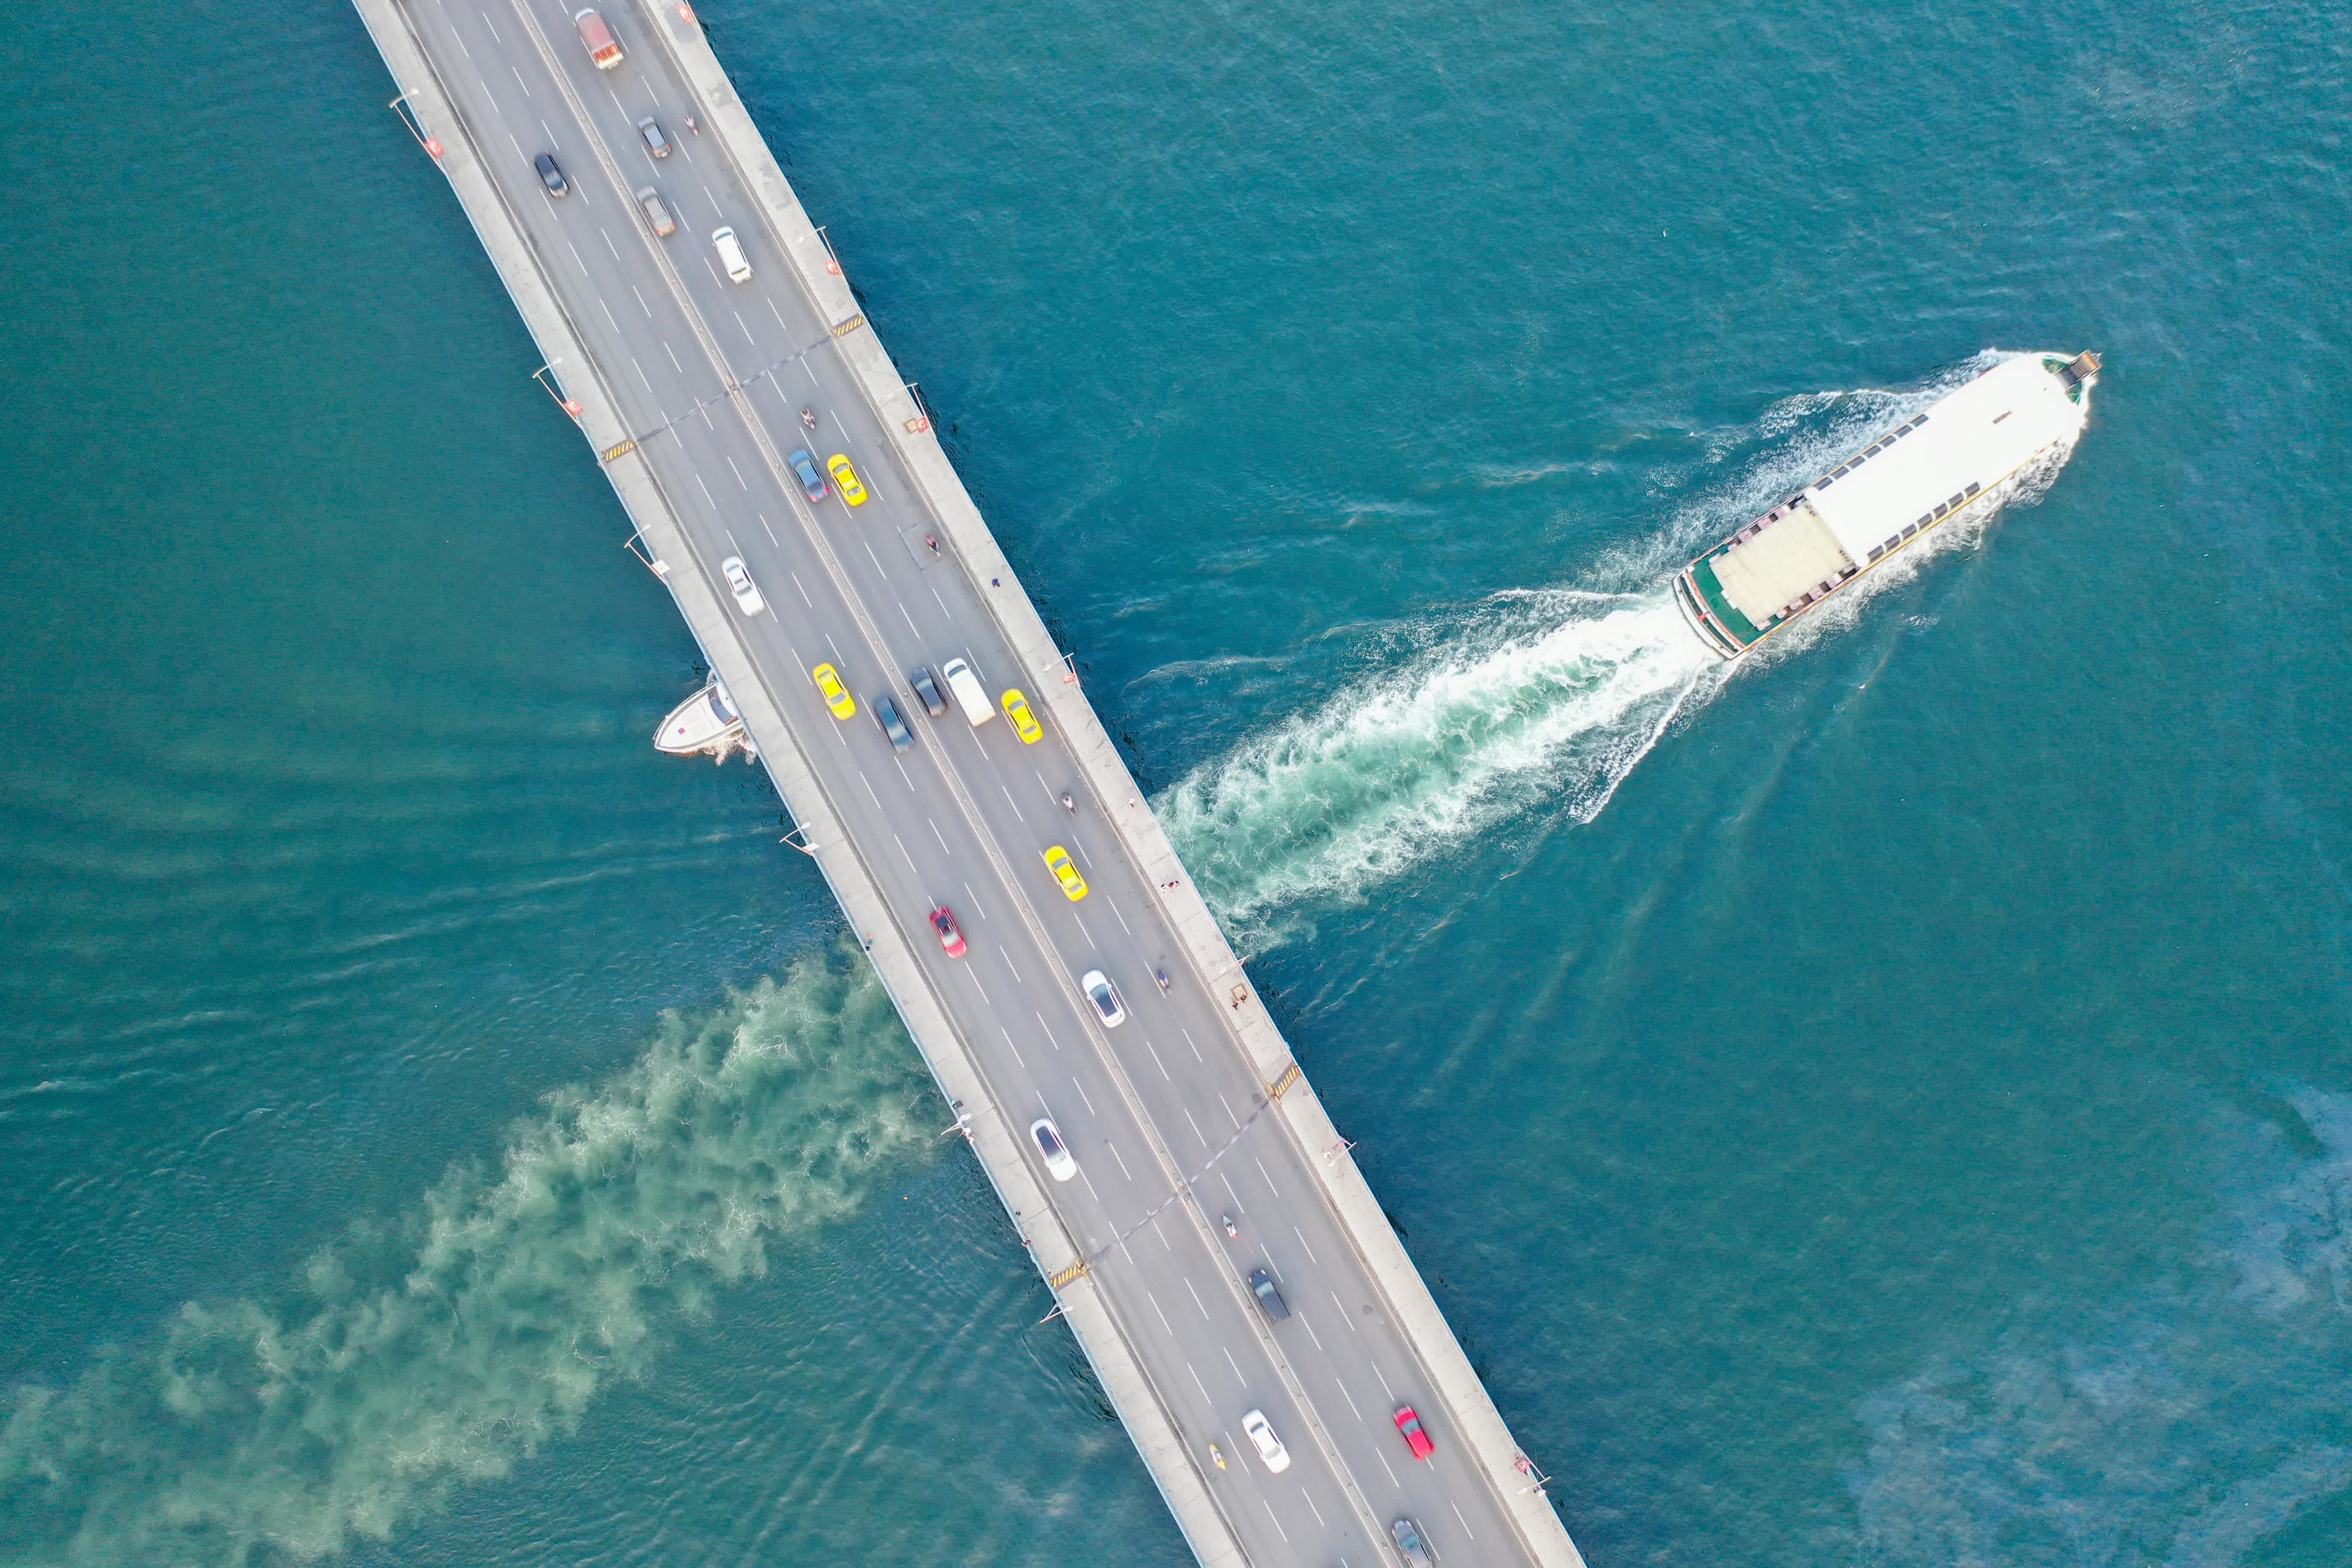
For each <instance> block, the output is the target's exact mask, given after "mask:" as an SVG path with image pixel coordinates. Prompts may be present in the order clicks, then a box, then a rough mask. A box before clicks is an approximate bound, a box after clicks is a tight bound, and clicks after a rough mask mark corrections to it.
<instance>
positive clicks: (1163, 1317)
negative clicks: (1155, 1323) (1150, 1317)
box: [1143, 1290, 1176, 1340]
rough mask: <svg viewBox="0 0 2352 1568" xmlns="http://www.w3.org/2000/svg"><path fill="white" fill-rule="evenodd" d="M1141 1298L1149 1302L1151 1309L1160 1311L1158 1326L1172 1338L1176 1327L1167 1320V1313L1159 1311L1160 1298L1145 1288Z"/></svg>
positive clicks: (1174, 1335)
mask: <svg viewBox="0 0 2352 1568" xmlns="http://www.w3.org/2000/svg"><path fill="white" fill-rule="evenodd" d="M1143 1299H1144V1300H1147V1301H1149V1302H1150V1303H1151V1310H1153V1311H1155V1312H1160V1298H1159V1297H1157V1296H1155V1295H1153V1294H1152V1293H1151V1292H1150V1291H1149V1290H1146V1291H1145V1292H1144V1293H1143ZM1160 1327H1161V1328H1163V1329H1166V1330H1167V1331H1168V1337H1169V1338H1170V1339H1171V1340H1172V1339H1174V1338H1175V1337H1176V1327H1175V1325H1174V1324H1172V1323H1171V1322H1170V1321H1168V1314H1167V1313H1165V1312H1160Z"/></svg>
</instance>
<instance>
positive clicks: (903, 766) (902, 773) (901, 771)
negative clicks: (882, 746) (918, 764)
mask: <svg viewBox="0 0 2352 1568" xmlns="http://www.w3.org/2000/svg"><path fill="white" fill-rule="evenodd" d="M890 765H891V766H892V767H894V768H897V769H898V776H899V777H900V778H902V779H904V780H906V781H907V793H908V795H912V794H914V793H915V775H914V774H912V773H908V771H907V763H906V759H905V758H903V757H901V756H899V755H898V747H896V746H893V747H891V748H890Z"/></svg>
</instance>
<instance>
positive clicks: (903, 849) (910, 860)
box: [859, 774, 923, 877]
mask: <svg viewBox="0 0 2352 1568" xmlns="http://www.w3.org/2000/svg"><path fill="white" fill-rule="evenodd" d="M859 776H860V777H863V776H864V775H863V774H860V775H859ZM866 793H867V794H868V795H871V794H873V793H874V792H873V790H872V788H871V787H870V786H869V787H868V788H867V790H866ZM890 842H891V843H893V844H896V845H897V846H898V858H900V859H901V860H904V861H905V862H906V863H907V869H908V870H909V871H912V872H914V873H915V875H916V876H918V877H919V876H921V875H922V874H923V873H922V871H921V869H920V868H918V867H917V866H916V864H915V858H914V857H913V856H912V855H909V854H908V853H907V841H906V840H905V839H903V838H901V837H898V835H897V834H895V833H893V834H892V835H890Z"/></svg>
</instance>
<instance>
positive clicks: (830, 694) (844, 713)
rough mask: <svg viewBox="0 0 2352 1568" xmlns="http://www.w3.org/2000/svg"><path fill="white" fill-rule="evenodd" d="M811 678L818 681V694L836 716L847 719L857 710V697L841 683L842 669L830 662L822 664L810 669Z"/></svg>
mask: <svg viewBox="0 0 2352 1568" xmlns="http://www.w3.org/2000/svg"><path fill="white" fill-rule="evenodd" d="M809 679H811V680H814V681H815V682H816V694H817V695H818V696H819V697H822V698H824V705H825V706H826V707H827V708H830V709H832V710H833V716H834V717H835V718H836V719H846V718H848V717H849V716H850V715H851V714H853V713H855V712H856V711H857V699H856V698H854V697H852V696H851V695H850V694H849V688H847V687H846V686H844V685H843V684H842V683H841V671H839V670H837V669H835V668H833V666H831V665H829V664H820V665H818V666H817V667H816V668H814V669H812V670H810V671H809Z"/></svg>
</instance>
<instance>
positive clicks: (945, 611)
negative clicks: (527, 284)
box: [580, 267, 955, 620]
mask: <svg viewBox="0 0 2352 1568" xmlns="http://www.w3.org/2000/svg"><path fill="white" fill-rule="evenodd" d="M580 270H582V271H583V272H585V271H586V270H588V269H587V268H584V267H583V268H581V269H580ZM931 597H932V598H934V599H940V591H939V589H938V588H936V587H934V588H933V589H932V590H931ZM940 614H941V615H943V616H947V617H948V618H949V619H950V620H953V619H954V618H955V616H954V614H953V612H951V611H950V610H949V608H948V602H947V601H946V600H945V599H940Z"/></svg>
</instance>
